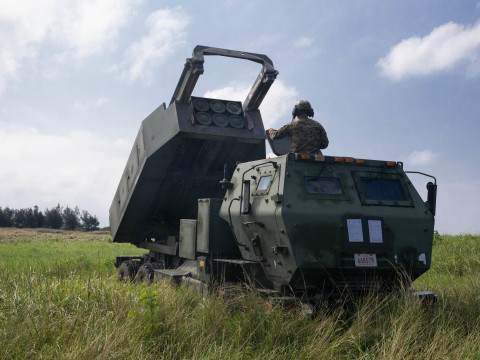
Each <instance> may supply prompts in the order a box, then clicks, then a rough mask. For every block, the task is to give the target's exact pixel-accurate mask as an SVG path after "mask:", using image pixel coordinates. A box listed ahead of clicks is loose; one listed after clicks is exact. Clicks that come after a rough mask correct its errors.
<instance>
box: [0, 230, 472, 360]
mask: <svg viewBox="0 0 480 360" xmlns="http://www.w3.org/2000/svg"><path fill="white" fill-rule="evenodd" d="M47 235H48V236H47ZM479 242H480V237H479V236H471V235H459V236H440V238H439V239H437V240H436V243H435V249H434V260H433V268H432V270H431V271H430V272H428V273H427V274H425V275H424V276H422V277H421V278H420V279H419V280H418V281H417V282H416V283H415V284H414V285H415V287H416V288H418V289H421V290H433V291H435V292H436V293H437V294H439V301H438V303H437V304H436V305H435V306H433V307H430V308H425V307H422V306H421V304H420V303H419V302H418V301H416V300H414V299H411V298H410V297H409V296H407V295H406V294H403V295H400V296H393V295H392V296H389V297H387V298H379V297H375V296H371V297H369V298H366V299H362V300H356V301H354V302H353V304H351V306H350V310H349V311H348V312H347V311H346V310H344V307H338V308H324V309H320V310H319V313H318V315H317V316H316V317H315V318H313V319H309V318H306V317H305V316H302V314H301V309H298V308H284V307H281V306H273V307H272V306H271V305H270V304H269V303H268V301H266V300H265V299H262V298H259V297H257V295H256V294H254V293H247V294H246V295H245V296H243V297H241V298H239V299H238V300H237V304H236V305H237V306H235V307H230V306H228V305H225V304H224V303H223V302H222V298H221V295H220V294H215V293H214V294H211V295H207V296H203V297H202V296H199V295H198V294H196V293H194V292H192V291H190V289H187V288H182V287H180V288H174V287H172V286H171V285H170V284H168V283H166V282H158V283H155V284H153V285H151V286H149V285H146V284H142V283H140V284H139V283H131V284H130V283H121V282H118V281H117V280H116V269H115V268H114V267H113V259H114V258H115V256H116V255H121V254H141V253H142V251H141V250H139V249H136V248H134V247H133V246H131V245H126V244H115V243H112V242H111V240H110V239H109V238H108V237H107V236H105V235H99V236H98V237H96V238H89V239H86V240H83V239H82V237H81V236H77V235H75V236H72V233H67V232H65V233H59V234H57V235H54V236H51V234H36V235H34V234H33V233H32V234H31V235H28V234H27V236H23V237H18V236H17V237H12V238H2V239H1V240H0V358H2V359H24V358H31V359H39V358H43V359H53V358H55V359H162V358H165V359H478V358H480V325H479V323H480V291H479V290H480V276H479V274H478V260H477V257H478V256H479V255H480V245H479Z"/></svg>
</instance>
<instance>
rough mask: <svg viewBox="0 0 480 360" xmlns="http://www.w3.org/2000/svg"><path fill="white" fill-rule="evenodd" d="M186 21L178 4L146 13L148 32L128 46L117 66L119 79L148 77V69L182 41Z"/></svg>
mask: <svg viewBox="0 0 480 360" xmlns="http://www.w3.org/2000/svg"><path fill="white" fill-rule="evenodd" d="M189 21H190V17H189V16H188V14H187V13H186V12H185V11H184V10H183V9H182V7H181V6H177V7H174V8H172V9H168V8H167V9H160V10H157V11H155V12H153V13H152V14H150V16H149V17H148V18H147V20H146V24H147V26H148V28H149V33H148V34H147V35H146V36H144V37H143V38H142V39H140V40H139V41H137V42H135V43H133V44H132V45H131V46H130V48H129V49H128V50H127V52H126V55H125V58H126V59H125V61H124V63H123V64H122V65H121V66H120V68H121V69H123V70H122V71H121V74H122V78H123V80H125V81H127V82H129V83H130V82H133V81H135V80H137V79H139V78H144V79H147V80H149V79H151V77H152V71H153V70H154V69H155V68H156V67H158V66H159V65H161V64H162V63H163V62H164V61H165V59H166V58H167V57H168V56H169V55H171V54H172V53H174V52H175V51H176V50H177V49H178V48H179V47H181V46H183V45H184V44H185V38H186V34H187V33H186V28H187V26H188V23H189Z"/></svg>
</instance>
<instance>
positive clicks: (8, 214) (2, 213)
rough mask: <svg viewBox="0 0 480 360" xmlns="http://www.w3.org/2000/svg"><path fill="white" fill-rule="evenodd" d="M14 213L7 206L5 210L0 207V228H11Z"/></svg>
mask: <svg viewBox="0 0 480 360" xmlns="http://www.w3.org/2000/svg"><path fill="white" fill-rule="evenodd" d="M14 215H15V211H14V210H12V209H10V208H9V207H8V206H7V207H6V208H5V209H2V208H1V207H0V227H12V226H13V217H14Z"/></svg>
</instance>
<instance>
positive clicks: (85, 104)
mask: <svg viewBox="0 0 480 360" xmlns="http://www.w3.org/2000/svg"><path fill="white" fill-rule="evenodd" d="M110 101H111V100H110V99H109V98H107V97H100V98H98V99H96V100H93V101H80V100H77V101H75V102H74V103H73V108H74V109H75V110H81V111H84V110H88V109H92V108H100V107H102V106H103V105H105V104H108V103H109V102H110Z"/></svg>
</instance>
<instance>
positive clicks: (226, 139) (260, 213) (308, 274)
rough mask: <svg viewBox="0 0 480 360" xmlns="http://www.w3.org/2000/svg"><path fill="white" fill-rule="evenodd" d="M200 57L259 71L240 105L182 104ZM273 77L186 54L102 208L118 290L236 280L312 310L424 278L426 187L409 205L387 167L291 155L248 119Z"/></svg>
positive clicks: (264, 61) (257, 118) (403, 179)
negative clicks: (129, 247) (134, 249)
mask: <svg viewBox="0 0 480 360" xmlns="http://www.w3.org/2000/svg"><path fill="white" fill-rule="evenodd" d="M205 55H219V56H227V57H234V58H240V59H246V60H250V61H254V62H257V63H259V64H261V65H262V69H261V71H260V74H259V76H258V77H257V79H256V81H255V83H254V85H253V87H252V89H251V91H250V93H249V94H248V96H247V99H246V100H245V102H244V103H243V104H242V103H240V102H236V101H230V100H223V99H206V98H200V97H193V96H191V94H192V91H193V88H194V86H195V83H196V81H197V79H198V76H199V75H201V74H202V73H203V63H204V56H205ZM277 74H278V72H277V71H276V70H275V69H274V67H273V63H272V62H271V60H270V59H269V58H268V57H267V56H265V55H261V54H252V53H246V52H239V51H232V50H225V49H217V48H209V47H205V46H197V47H196V48H195V49H194V51H193V56H192V58H188V59H187V62H186V64H185V67H184V70H183V72H182V75H181V77H180V80H179V82H178V85H177V87H176V89H175V92H174V95H173V97H172V100H171V101H170V104H169V106H168V107H166V106H165V104H163V105H161V106H160V107H159V108H157V109H156V110H155V111H154V112H153V113H152V114H151V115H149V116H148V117H147V118H146V119H145V120H144V121H143V122H142V125H141V127H140V130H139V132H138V135H137V138H136V140H135V144H134V146H133V149H132V152H131V154H130V157H129V159H128V162H127V165H126V167H125V170H124V173H123V175H122V178H121V181H120V184H119V186H118V189H117V191H116V193H115V197H114V200H113V202H112V205H111V208H110V225H111V234H112V237H113V240H114V241H115V242H130V243H132V244H135V245H136V246H138V247H142V248H145V249H148V250H150V252H149V253H147V254H145V255H144V256H142V257H133V256H119V257H117V261H116V266H117V267H119V276H120V278H122V279H137V280H140V279H144V278H148V279H149V280H152V279H153V278H154V277H167V278H169V279H173V280H178V281H183V282H185V283H187V284H190V285H192V284H193V285H195V286H197V287H198V288H199V289H204V288H205V286H207V287H208V286H209V285H211V284H213V283H219V282H227V283H229V282H245V281H249V282H251V283H252V284H254V285H255V286H257V287H258V288H261V289H262V291H264V292H265V291H266V292H269V291H271V292H275V293H278V294H279V295H280V296H281V297H285V296H286V295H289V296H290V295H291V296H293V297H301V298H302V299H304V300H307V301H309V302H312V303H315V302H318V301H319V299H323V298H326V297H330V296H333V295H338V294H341V293H343V292H344V291H345V289H348V290H350V291H354V292H364V291H369V290H372V289H380V290H382V289H383V290H387V291H389V290H391V289H392V288H393V287H395V286H397V285H400V284H409V283H410V282H411V281H412V280H414V279H416V278H417V277H418V276H420V275H421V274H422V273H424V272H425V271H427V270H428V269H429V267H430V261H431V255H432V242H433V229H434V215H435V199H436V181H435V184H434V183H428V185H427V188H428V199H427V201H423V200H422V198H421V197H420V195H419V194H418V193H417V191H416V190H415V188H414V187H413V185H412V183H411V181H410V180H409V178H408V176H407V174H406V173H407V172H406V171H404V169H403V164H402V163H401V162H394V161H380V160H368V159H356V158H353V157H334V156H324V155H322V154H321V153H319V154H317V155H306V154H294V153H291V152H290V142H289V139H288V138H287V139H285V138H284V139H280V140H275V141H272V140H271V139H269V138H268V140H269V141H270V143H271V147H272V149H273V151H274V152H275V154H276V155H278V157H275V158H271V159H265V138H266V134H265V129H264V126H263V122H262V117H261V114H260V111H259V109H258V107H259V105H260V104H261V102H262V100H263V98H264V96H265V95H266V93H267V91H268V89H269V88H270V86H271V84H272V83H273V81H274V80H275V78H276V76H277Z"/></svg>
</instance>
